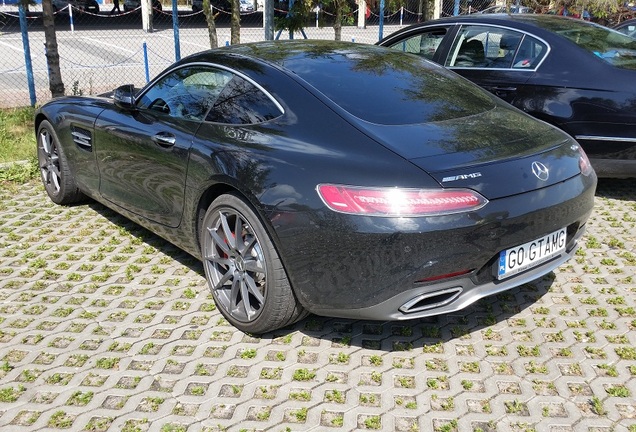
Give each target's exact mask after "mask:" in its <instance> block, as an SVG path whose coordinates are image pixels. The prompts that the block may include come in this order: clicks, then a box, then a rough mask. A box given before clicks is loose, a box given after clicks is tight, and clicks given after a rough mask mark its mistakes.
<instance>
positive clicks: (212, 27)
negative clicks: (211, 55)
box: [43, 0, 219, 48]
mask: <svg viewBox="0 0 636 432" xmlns="http://www.w3.org/2000/svg"><path fill="white" fill-rule="evenodd" d="M43 1H44V0H43ZM203 14H204V15H205V22H206V23H207V24H208V36H209V37H210V48H216V47H218V46H219V39H218V37H217V36H216V21H215V18H216V16H217V15H218V13H217V14H215V13H214V10H213V9H212V7H211V5H210V0H203Z"/></svg>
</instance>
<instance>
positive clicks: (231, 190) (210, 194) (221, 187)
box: [194, 182, 279, 252]
mask: <svg viewBox="0 0 636 432" xmlns="http://www.w3.org/2000/svg"><path fill="white" fill-rule="evenodd" d="M225 194H234V195H236V196H238V197H239V198H241V199H242V200H244V201H245V202H246V203H247V204H248V205H249V206H250V207H251V208H252V210H253V211H254V213H256V215H257V216H258V218H259V219H260V222H261V224H262V225H263V227H264V228H265V231H266V232H267V234H268V235H269V237H270V239H271V241H272V243H273V244H274V247H276V249H277V250H278V249H279V247H278V244H277V243H278V242H277V239H276V236H274V235H273V231H272V227H271V224H270V223H269V221H268V220H267V218H266V217H265V215H264V214H263V212H262V210H261V207H260V206H259V205H257V203H256V202H255V199H254V198H253V197H252V198H250V196H249V195H250V194H248V193H245V192H243V191H242V190H241V189H240V188H238V187H237V186H235V185H233V184H231V183H228V182H217V183H214V184H212V185H210V186H209V187H208V188H207V189H205V191H204V192H203V193H202V194H201V196H200V198H199V201H198V204H197V207H196V211H195V221H194V229H195V233H194V234H195V236H196V238H197V243H198V239H199V238H200V235H201V226H202V224H203V217H204V216H205V212H206V211H207V210H208V208H209V207H210V205H211V204H212V202H213V201H214V200H215V199H217V198H218V197H220V196H221V195H225ZM200 249H201V245H200V244H198V250H199V252H201V250H200Z"/></svg>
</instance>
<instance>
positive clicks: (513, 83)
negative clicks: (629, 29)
mask: <svg viewBox="0 0 636 432" xmlns="http://www.w3.org/2000/svg"><path fill="white" fill-rule="evenodd" d="M378 44H379V45H382V46H387V47H391V48H393V49H396V50H400V51H408V52H411V53H415V54H419V55H421V56H423V57H425V58H428V59H430V60H433V61H435V62H437V63H439V64H442V65H444V66H446V67H447V68H449V69H451V70H453V71H455V72H457V73H458V74H460V75H462V76H464V77H465V78H468V79H469V80H471V81H472V82H474V83H475V84H478V85H480V86H481V87H483V88H485V89H487V90H489V91H491V92H492V93H494V94H496V95H497V96H499V97H501V98H502V99H504V100H505V101H507V102H510V103H511V104H513V105H514V106H516V107H517V108H520V109H522V110H524V111H525V112H527V113H529V114H532V115H533V116H535V117H537V118H539V119H541V120H545V121H547V122H548V123H551V124H553V125H556V126H558V127H559V128H561V129H563V130H564V131H565V132H567V133H568V134H570V135H571V136H573V137H574V138H576V140H577V141H578V142H579V143H580V144H581V145H582V146H583V148H584V149H585V151H586V152H587V154H588V156H589V158H590V160H591V161H592V165H593V166H594V168H595V170H596V173H597V174H598V175H599V177H636V86H634V82H636V41H635V40H634V39H631V38H629V37H627V36H625V35H623V34H619V33H618V32H615V31H612V30H610V29H608V28H606V27H603V26H600V25H597V24H593V23H590V22H587V21H583V20H579V19H572V18H566V17H561V16H552V15H538V14H511V15H509V14H492V15H470V16H457V17H452V18H444V19H440V20H435V21H428V22H425V23H422V24H416V25H414V26H411V27H408V28H405V29H402V30H400V31H398V32H396V33H394V34H392V35H390V36H387V37H386V38H385V39H383V40H382V41H380V42H378Z"/></svg>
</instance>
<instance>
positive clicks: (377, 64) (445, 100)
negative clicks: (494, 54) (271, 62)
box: [283, 45, 495, 125]
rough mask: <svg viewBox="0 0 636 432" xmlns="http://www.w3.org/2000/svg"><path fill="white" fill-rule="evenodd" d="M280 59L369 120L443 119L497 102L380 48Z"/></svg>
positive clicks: (443, 72)
mask: <svg viewBox="0 0 636 432" xmlns="http://www.w3.org/2000/svg"><path fill="white" fill-rule="evenodd" d="M287 47H289V45H288V46H287ZM312 54H313V55H312ZM308 56H309V57H311V61H307V57H308ZM283 63H284V65H285V67H287V68H288V69H289V70H292V71H293V72H294V73H296V74H297V75H298V76H300V77H301V78H303V79H304V80H305V81H307V82H308V83H309V84H311V85H312V86H313V87H314V88H316V89H317V90H319V91H320V92H322V93H323V94H324V95H326V96H327V97H328V98H330V99H331V100H332V101H334V102H335V103H336V104H337V105H339V106H340V107H342V108H344V109H345V110H347V111H348V112H349V113H351V114H353V115H354V116H356V117H358V118H360V119H362V120H365V121H368V122H371V123H376V124H383V125H403V124H419V123H427V122H434V121H444V120H450V119H455V118H460V117H467V116H470V115H474V114H478V113H481V112H484V111H488V110H490V109H492V108H493V107H494V106H495V103H494V101H493V99H492V98H491V96H490V95H489V94H488V93H486V92H485V91H484V90H482V89H480V88H478V87H477V86H475V85H473V84H471V83H470V82H468V81H466V80H464V79H462V78H459V77H458V76H457V75H455V74H454V73H452V72H450V71H448V70H445V69H444V68H442V67H440V66H438V65H435V64H433V63H430V62H428V61H426V60H423V59H421V58H420V57H417V56H414V55H411V54H405V53H401V52H396V51H388V50H386V49H384V48H378V47H357V48H355V49H348V48H344V47H343V48H341V49H334V50H327V51H323V52H321V51H320V50H317V51H316V52H315V53H309V54H308V53H307V52H298V55H294V54H293V53H289V56H288V57H287V58H286V59H285V60H284V61H283Z"/></svg>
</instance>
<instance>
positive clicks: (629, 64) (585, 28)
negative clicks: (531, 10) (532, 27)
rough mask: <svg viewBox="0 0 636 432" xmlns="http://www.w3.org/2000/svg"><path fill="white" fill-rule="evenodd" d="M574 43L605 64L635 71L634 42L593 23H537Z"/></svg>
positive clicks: (557, 21) (635, 48) (635, 52)
mask: <svg viewBox="0 0 636 432" xmlns="http://www.w3.org/2000/svg"><path fill="white" fill-rule="evenodd" d="M537 24H538V25H541V26H542V27H544V28H546V29H547V30H551V31H553V32H555V33H558V34H560V35H561V36H563V37H565V38H567V39H569V40H570V41H572V42H574V43H575V44H577V45H578V46H580V47H581V48H583V49H585V50H587V51H589V52H590V53H592V54H594V55H596V56H598V57H599V58H601V59H603V60H605V61H606V62H608V63H610V64H612V65H614V66H616V67H619V68H623V69H636V40H634V39H632V38H630V37H628V36H625V35H624V34H622V33H619V32H617V31H614V30H610V29H608V28H606V27H603V26H600V25H598V24H593V23H587V22H585V23H583V22H580V21H576V20H568V19H563V20H550V21H543V22H537Z"/></svg>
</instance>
